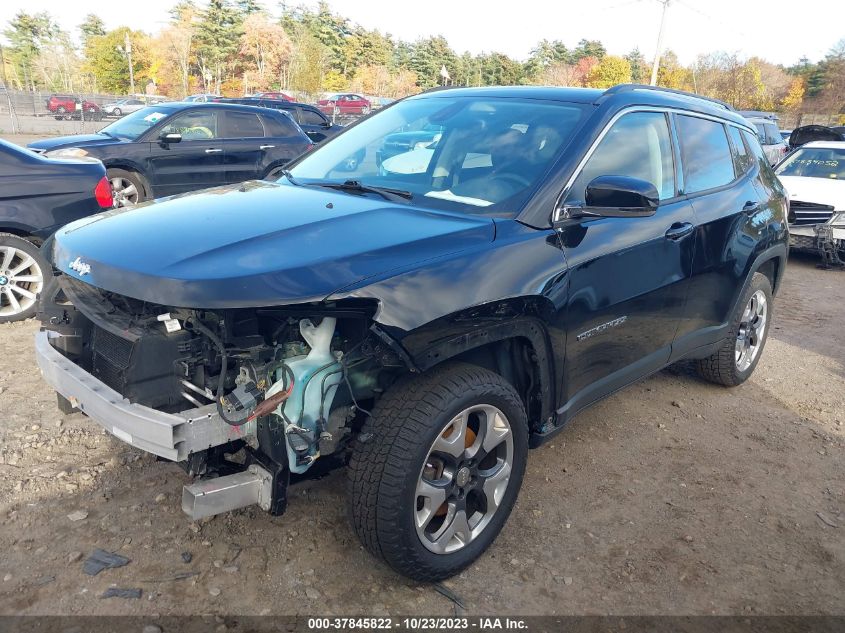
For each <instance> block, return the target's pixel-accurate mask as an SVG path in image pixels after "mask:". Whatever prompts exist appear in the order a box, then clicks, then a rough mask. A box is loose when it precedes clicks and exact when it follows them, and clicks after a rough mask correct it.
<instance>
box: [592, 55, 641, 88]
mask: <svg viewBox="0 0 845 633" xmlns="http://www.w3.org/2000/svg"><path fill="white" fill-rule="evenodd" d="M630 82H631V64H630V62H628V60H627V59H625V58H624V57H616V56H615V55H606V56H604V57H603V58H602V59H601V61H599V63H598V64H596V65H595V66H594V67H593V68H592V70H590V73H589V74H588V75H587V81H586V83H587V85H588V86H589V87H591V88H610V87H611V86H615V85H616V84H624V83H630Z"/></svg>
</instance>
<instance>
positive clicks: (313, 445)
mask: <svg viewBox="0 0 845 633" xmlns="http://www.w3.org/2000/svg"><path fill="white" fill-rule="evenodd" d="M336 324H337V320H336V319H335V318H333V317H326V318H324V319H323V320H322V322H321V323H320V325H317V326H315V325H314V324H313V323H312V322H311V321H310V319H302V320H301V321H300V322H299V331H300V332H301V333H302V337H303V338H304V339H305V341H306V342H307V343H308V345H309V347H310V348H311V351H310V352H309V353H308V355H307V356H294V357H292V358H290V359H288V360H286V361H285V362H286V364H287V366H288V367H290V369H291V371H292V372H293V375H294V386H293V392H292V393H291V395H290V397H288V398H287V400H285V402H283V403H282V404H281V405H280V406H279V407H278V408H277V409H276V414H277V415H278V416H279V417H280V418H281V419H282V420H284V423H285V437H286V439H287V442H286V447H287V454H288V464H289V467H290V470H291V472H294V473H304V472H305V471H306V470H308V468H309V466H310V465H311V464H312V463H313V461H314V459H316V458H317V457H319V452H318V440H319V435H320V431H319V429H318V424H317V422H318V420H320V418H321V417H322V419H323V420H327V419H328V417H329V409H330V408H331V404H332V400H334V394H335V392H336V391H337V386H338V385H339V384H340V382H341V380H343V374H342V370H341V366H340V363H339V362H338V359H337V358H336V357H335V356H334V354H332V351H331V342H332V337H334V330H335V326H336ZM274 378H275V379H276V382H275V383H274V384H273V386H272V387H270V389H268V390H267V396H268V397H269V396H272V395H273V394H274V393H277V392H279V391H284V390H285V389H287V387H288V384H286V383H285V377H284V371H283V370H281V369H280V370H278V371H277V372H276V375H275V376H274ZM300 429H301V430H300ZM304 446H308V448H307V450H306V451H304V452H303V451H302V450H295V448H299V449H302V447H304ZM309 458H310V459H309Z"/></svg>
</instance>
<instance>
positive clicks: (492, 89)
mask: <svg viewBox="0 0 845 633" xmlns="http://www.w3.org/2000/svg"><path fill="white" fill-rule="evenodd" d="M440 96H444V97H445V96H449V97H453V96H454V97H478V96H484V97H500V98H521V99H539V100H545V101H562V102H569V103H584V104H593V105H600V104H605V103H609V104H612V105H614V106H618V107H620V108H621V107H626V106H631V105H645V106H655V107H665V108H678V109H682V110H692V111H694V112H702V113H704V114H709V115H711V116H716V117H719V118H722V119H726V120H728V121H731V122H733V123H737V124H739V125H742V126H745V127H748V120H747V119H746V118H744V117H742V116H741V115H739V114H738V113H737V112H736V111H735V110H734V109H733V108H731V107H730V106H729V105H727V104H725V103H722V102H719V101H716V100H714V99H708V98H707V97H702V96H700V95H695V94H692V93H689V92H682V91H678V90H667V89H664V88H659V87H652V86H642V85H638V84H620V85H617V86H614V87H613V88H609V89H608V90H601V89H598V88H563V87H556V86H489V87H484V88H434V89H432V90H429V91H427V92H424V93H422V94H419V95H416V96H414V97H410V98H411V99H421V98H422V99H424V98H431V97H440Z"/></svg>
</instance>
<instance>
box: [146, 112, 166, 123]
mask: <svg viewBox="0 0 845 633" xmlns="http://www.w3.org/2000/svg"><path fill="white" fill-rule="evenodd" d="M166 116H167V115H166V114H165V113H164V112H153V113H152V114H148V115H147V116H145V117H144V121H149V122H150V123H158V122H159V121H161V120H162V119H163V118H164V117H166Z"/></svg>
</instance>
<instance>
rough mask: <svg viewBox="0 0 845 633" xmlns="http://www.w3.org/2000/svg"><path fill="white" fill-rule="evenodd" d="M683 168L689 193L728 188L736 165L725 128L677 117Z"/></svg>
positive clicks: (717, 124) (706, 121)
mask: <svg viewBox="0 0 845 633" xmlns="http://www.w3.org/2000/svg"><path fill="white" fill-rule="evenodd" d="M676 123H677V127H678V136H679V138H680V141H681V160H682V162H683V164H684V179H685V181H686V193H696V192H699V191H706V190H708V189H714V188H716V187H721V186H723V185H727V184H728V183H730V182H731V181H733V179H734V177H735V176H734V163H733V158H732V156H731V149H730V146H729V145H728V137H727V135H726V134H725V126H724V125H723V124H721V123H719V122H718V121H711V120H710V119H702V118H699V117H692V116H686V115H676Z"/></svg>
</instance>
